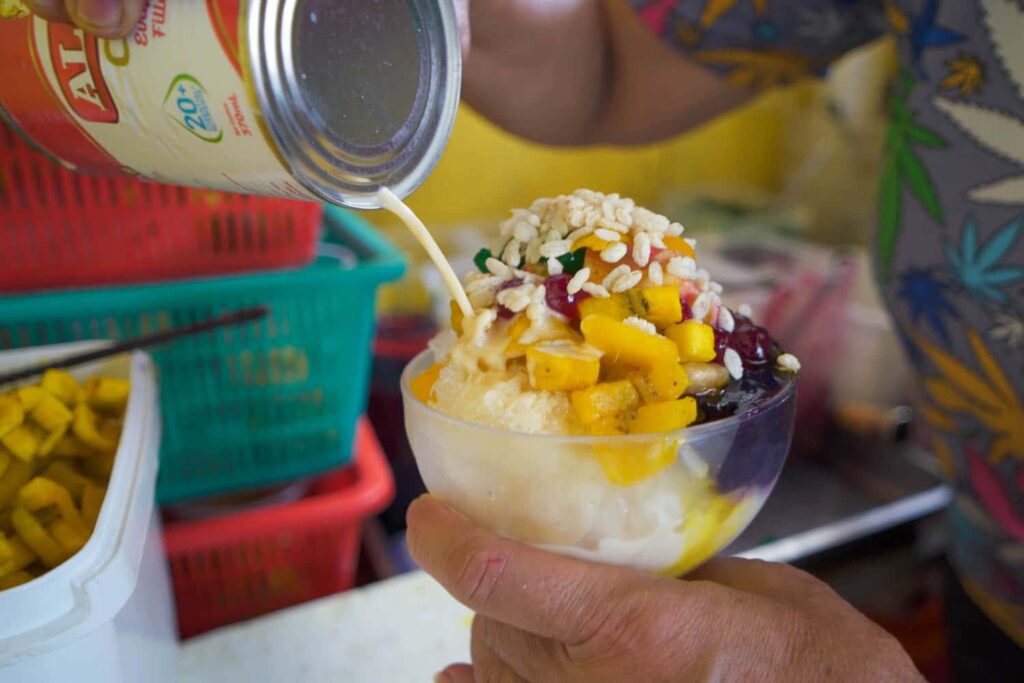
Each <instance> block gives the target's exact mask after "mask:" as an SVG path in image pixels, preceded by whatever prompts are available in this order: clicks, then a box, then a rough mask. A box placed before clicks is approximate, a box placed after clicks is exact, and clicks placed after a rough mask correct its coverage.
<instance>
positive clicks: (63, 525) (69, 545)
mask: <svg viewBox="0 0 1024 683" xmlns="http://www.w3.org/2000/svg"><path fill="white" fill-rule="evenodd" d="M48 530H49V532H50V535H51V536H53V538H54V539H55V540H56V541H57V543H58V544H59V545H60V547H61V549H62V550H63V551H64V554H65V555H69V556H70V555H74V554H75V553H77V552H78V551H79V550H81V549H82V546H84V545H85V543H86V541H88V540H89V529H84V528H83V529H76V528H75V527H74V525H72V524H69V523H68V522H67V520H65V519H63V518H61V519H55V520H53V521H52V522H51V523H50V526H49V527H48Z"/></svg>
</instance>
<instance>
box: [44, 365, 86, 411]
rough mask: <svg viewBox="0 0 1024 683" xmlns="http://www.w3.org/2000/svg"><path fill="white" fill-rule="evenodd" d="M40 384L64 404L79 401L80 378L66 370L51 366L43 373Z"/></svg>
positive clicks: (70, 404) (71, 404)
mask: <svg viewBox="0 0 1024 683" xmlns="http://www.w3.org/2000/svg"><path fill="white" fill-rule="evenodd" d="M39 386H41V387H42V388H43V389H45V390H46V391H48V392H50V393H51V394H53V395H54V396H56V397H57V398H58V399H60V400H61V401H62V402H63V403H64V405H69V406H73V405H75V403H76V402H77V401H78V391H79V389H80V386H79V384H78V380H77V379H75V377H74V375H72V374H71V373H70V372H67V371H66V370H55V369H53V368H50V369H49V370H47V371H46V372H44V373H43V379H42V380H41V381H40V382H39Z"/></svg>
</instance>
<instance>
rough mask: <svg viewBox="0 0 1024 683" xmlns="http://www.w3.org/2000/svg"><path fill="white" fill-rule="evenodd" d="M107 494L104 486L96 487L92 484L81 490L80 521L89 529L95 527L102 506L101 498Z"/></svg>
mask: <svg viewBox="0 0 1024 683" xmlns="http://www.w3.org/2000/svg"><path fill="white" fill-rule="evenodd" d="M106 494H107V489H106V487H105V486H97V485H96V484H93V483H92V482H89V483H87V484H86V485H85V488H84V489H83V490H82V521H83V522H85V523H86V524H87V525H88V526H89V528H90V529H93V528H95V527H96V520H97V519H99V516H100V508H101V507H102V506H103V497H104V496H105V495H106Z"/></svg>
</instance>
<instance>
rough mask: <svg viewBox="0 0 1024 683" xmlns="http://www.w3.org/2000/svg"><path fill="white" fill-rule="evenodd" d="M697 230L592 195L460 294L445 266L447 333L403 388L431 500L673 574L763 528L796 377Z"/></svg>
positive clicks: (493, 251) (566, 549) (469, 281)
mask: <svg viewBox="0 0 1024 683" xmlns="http://www.w3.org/2000/svg"><path fill="white" fill-rule="evenodd" d="M683 232H684V228H683V226H682V225H680V224H679V223H674V222H672V221H670V220H669V219H668V218H666V217H665V216H660V215H658V214H655V213H653V212H651V211H648V210H646V209H644V208H642V207H638V206H636V204H635V203H634V202H633V201H632V200H629V199H625V198H622V197H620V196H618V195H604V194H601V193H597V192H592V191H589V190H578V191H576V192H574V193H573V194H572V195H561V196H559V197H556V198H553V199H539V200H537V201H536V202H534V203H533V204H532V205H531V207H530V208H529V209H515V210H513V211H512V217H511V218H510V219H509V220H507V221H505V222H504V223H503V224H502V225H501V226H500V229H499V233H498V234H497V236H496V240H495V242H494V243H493V244H492V246H491V248H483V249H481V250H480V251H479V252H478V253H477V255H476V257H475V258H474V265H475V266H476V268H475V270H473V271H472V272H470V273H468V274H467V275H466V276H465V278H464V281H463V282H464V289H462V288H461V287H460V285H459V283H458V279H457V278H456V277H455V275H454V274H453V273H451V272H450V268H449V273H448V280H449V288H450V289H451V290H452V292H453V302H452V306H451V325H450V327H449V328H448V329H446V330H445V331H443V332H441V333H440V334H438V335H437V336H436V337H435V338H434V339H433V340H431V342H430V350H429V351H428V352H425V353H424V354H423V355H421V356H418V357H417V358H416V359H415V360H414V361H413V362H412V363H411V364H410V365H409V367H408V368H407V369H406V370H405V373H404V374H403V377H402V392H403V405H404V412H405V421H406V429H407V432H408V435H409V441H410V443H411V445H412V449H413V453H414V454H415V456H416V459H417V464H418V466H419V469H420V473H421V475H422V477H423V480H424V482H425V483H426V485H427V488H428V489H429V490H430V491H431V492H432V493H434V494H435V495H437V496H439V497H440V498H442V499H443V500H445V501H447V502H448V503H450V504H451V505H453V506H454V507H455V508H457V509H459V510H460V511H461V512H463V513H464V514H466V515H468V516H469V517H471V518H473V519H475V520H476V521H477V522H479V523H481V524H483V525H484V526H486V527H488V528H490V529H492V530H493V531H495V532H497V533H499V534H501V535H503V536H506V537H508V538H514V539H517V540H521V541H524V542H527V543H531V544H534V545H537V546H539V547H542V548H545V549H548V550H552V551H555V552H560V553H564V554H567V555H572V556H576V557H580V558H585V559H589V560H596V561H602V562H610V563H618V564H626V565H631V566H634V567H637V568H642V569H647V570H652V571H659V572H664V573H667V574H676V575H678V574H681V573H683V572H685V571H687V570H689V569H692V568H693V567H694V566H696V565H698V564H700V563H701V562H703V561H704V560H706V559H707V558H708V557H710V556H711V555H713V554H714V553H715V552H717V551H719V550H721V549H722V548H723V547H725V545H727V544H728V543H729V542H730V541H731V540H732V539H733V538H734V537H735V536H736V535H737V534H738V533H739V532H740V531H742V530H743V529H744V528H745V527H746V526H747V524H749V522H750V521H751V519H753V517H754V515H756V514H757V512H758V510H759V509H760V508H761V505H762V504H763V503H764V500H765V498H766V497H767V495H768V493H769V492H770V490H771V488H772V487H773V486H774V484H775V480H776V478H777V476H778V474H779V471H780V470H781V468H782V464H783V461H784V460H785V456H786V453H787V452H788V449H789V445H790V440H791V437H792V435H793V423H794V395H795V388H794V387H795V383H796V376H797V373H798V372H799V370H800V363H799V361H798V359H796V358H795V357H794V356H792V355H791V354H787V353H785V352H784V351H783V349H782V348H781V347H780V346H779V345H778V344H777V343H776V342H775V341H774V340H773V339H772V338H771V335H770V334H769V333H768V331H767V330H765V329H764V328H762V327H760V326H758V325H756V324H755V323H754V322H753V320H752V319H751V312H750V311H749V310H747V307H744V306H739V307H737V309H736V311H735V312H733V311H732V310H730V309H729V308H728V307H727V306H725V305H724V304H723V302H722V299H721V296H720V295H721V293H722V287H721V285H719V284H718V283H716V282H714V281H713V280H712V279H711V277H710V274H709V273H708V272H707V271H706V270H703V269H701V268H699V267H698V263H697V258H698V257H697V252H696V242H695V241H694V240H691V239H688V238H684V237H682V233H683Z"/></svg>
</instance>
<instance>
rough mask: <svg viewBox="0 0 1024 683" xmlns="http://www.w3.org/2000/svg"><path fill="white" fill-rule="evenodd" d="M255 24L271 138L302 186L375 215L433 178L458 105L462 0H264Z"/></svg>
mask: <svg viewBox="0 0 1024 683" xmlns="http://www.w3.org/2000/svg"><path fill="white" fill-rule="evenodd" d="M246 21H247V26H246V27H245V33H246V39H247V48H246V51H247V56H248V59H249V65H250V73H251V74H252V80H253V87H254V90H255V95H256V97H257V98H258V100H259V103H260V108H261V110H262V112H263V116H264V121H263V123H264V125H265V129H266V130H267V132H268V133H269V134H270V135H271V137H272V138H273V140H274V142H275V143H276V145H277V147H278V149H279V151H280V153H281V156H282V161H283V162H284V163H285V164H286V165H287V166H288V167H289V169H290V170H291V172H292V174H293V175H294V176H295V177H296V178H297V179H298V180H299V181H300V182H302V183H303V184H304V185H306V187H307V188H308V189H309V190H311V191H313V192H314V193H316V194H317V195H318V196H320V197H322V198H323V199H324V200H326V201H328V202H331V203H334V204H342V205H345V206H349V207H353V208H360V209H370V208H378V204H377V200H376V192H377V190H378V189H379V188H380V187H381V186H387V187H389V188H391V190H392V191H393V192H394V193H395V194H397V195H398V196H400V197H405V196H408V195H409V194H410V193H411V192H412V191H413V190H415V189H416V188H417V187H418V186H419V185H420V184H421V183H422V182H423V181H424V179H425V178H426V177H427V175H429V174H430V172H431V170H433V168H434V166H435V165H436V164H437V160H438V158H439V157H440V156H441V152H442V151H443V149H444V147H445V145H446V144H447V141H448V138H449V137H450V135H451V129H452V124H453V123H454V120H455V113H456V110H457V108H458V99H459V83H460V79H461V72H462V61H461V55H460V50H459V35H458V29H457V25H456V19H455V9H454V6H453V4H452V0H258V1H256V2H253V3H251V5H250V9H249V12H248V16H247V19H246Z"/></svg>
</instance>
